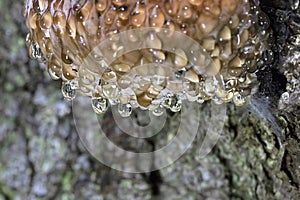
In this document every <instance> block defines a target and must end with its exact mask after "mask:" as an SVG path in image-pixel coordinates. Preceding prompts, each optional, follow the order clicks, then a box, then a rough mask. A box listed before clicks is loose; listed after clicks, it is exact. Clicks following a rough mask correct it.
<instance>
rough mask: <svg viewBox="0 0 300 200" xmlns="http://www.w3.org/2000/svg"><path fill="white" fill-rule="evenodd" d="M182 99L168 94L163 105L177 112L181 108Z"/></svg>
mask: <svg viewBox="0 0 300 200" xmlns="http://www.w3.org/2000/svg"><path fill="white" fill-rule="evenodd" d="M181 104H182V101H181V100H180V99H178V97H177V96H168V97H167V98H166V99H165V101H164V106H165V107H167V108H169V109H170V110H171V111H172V112H179V111H180V110H181Z"/></svg>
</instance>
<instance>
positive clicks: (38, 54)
mask: <svg viewBox="0 0 300 200" xmlns="http://www.w3.org/2000/svg"><path fill="white" fill-rule="evenodd" d="M31 56H32V58H33V59H40V58H42V51H41V48H40V46H39V45H38V44H31Z"/></svg>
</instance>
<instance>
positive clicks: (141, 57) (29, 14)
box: [24, 0, 269, 116]
mask: <svg viewBox="0 0 300 200" xmlns="http://www.w3.org/2000/svg"><path fill="white" fill-rule="evenodd" d="M24 16H25V18H26V25H27V27H28V29H29V34H28V36H27V40H26V42H27V45H28V48H29V53H30V56H31V57H32V58H35V59H37V60H39V61H40V62H44V63H46V66H47V70H48V72H49V74H50V76H51V77H52V78H53V79H54V80H57V79H62V81H63V83H62V93H63V95H64V97H65V98H66V99H67V100H72V99H73V98H75V95H76V93H81V94H83V95H86V96H90V97H91V99H92V106H93V108H94V110H95V111H96V112H97V113H104V112H105V111H106V110H107V107H108V105H109V104H112V105H116V104H118V107H119V112H120V114H121V115H122V116H129V115H130V113H131V111H132V109H134V108H138V107H139V108H142V109H147V110H150V111H151V112H153V113H154V114H155V115H160V114H162V113H163V112H162V109H164V108H168V109H170V110H171V111H173V112H177V111H180V108H181V102H182V101H183V100H188V101H195V102H199V103H203V102H204V101H206V100H213V101H214V102H216V103H223V102H231V101H232V102H234V103H235V104H236V105H238V106H240V105H244V104H246V103H247V101H248V99H249V98H250V97H251V95H252V94H253V93H255V90H256V88H257V85H258V82H257V79H256V75H255V73H256V72H257V70H259V68H258V66H259V62H260V59H261V57H262V55H263V52H264V51H265V50H266V48H267V39H268V35H269V31H268V29H269V21H268V18H267V17H266V15H265V14H264V13H263V12H262V11H261V10H260V8H259V3H258V1H257V0H161V1H159V0H25V9H24Z"/></svg>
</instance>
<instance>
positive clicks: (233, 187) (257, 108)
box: [0, 0, 300, 200]
mask: <svg viewBox="0 0 300 200" xmlns="http://www.w3.org/2000/svg"><path fill="white" fill-rule="evenodd" d="M261 3H262V7H263V9H264V10H265V12H266V13H267V14H268V15H269V17H270V21H271V27H272V29H273V31H274V34H273V41H274V45H273V46H272V48H271V50H272V51H273V53H274V59H273V61H272V62H270V63H269V65H268V66H267V67H266V68H265V69H264V70H262V71H261V72H260V73H259V79H260V82H261V86H260V90H259V93H258V94H257V95H256V97H255V98H254V101H253V103H252V104H251V105H250V106H248V107H244V108H236V107H234V106H233V105H227V106H228V110H227V111H228V112H227V114H228V119H227V120H226V124H225V127H224V131H223V134H222V137H221V138H220V140H219V141H218V143H217V145H216V146H215V147H214V148H213V151H212V152H211V153H210V154H209V155H208V156H206V157H205V158H204V159H201V160H198V159H197V145H194V146H193V147H192V148H191V149H190V150H189V151H188V152H187V153H186V154H185V155H184V156H183V157H181V158H180V159H179V160H178V161H177V162H176V163H175V164H173V165H172V166H170V167H167V168H165V169H163V170H160V171H156V172H152V173H146V174H127V173H121V172H118V171H115V170H112V169H110V168H108V167H105V166H104V165H102V164H100V163H99V162H98V161H97V160H95V159H94V158H93V157H91V156H90V154H89V153H88V152H87V151H86V150H85V149H84V148H83V146H82V144H81V142H80V140H79V138H78V136H77V133H76V130H75V126H74V122H73V118H72V113H71V104H69V103H66V102H64V101H63V99H62V95H61V94H60V91H59V88H60V82H59V81H55V82H54V81H52V80H50V78H49V76H48V74H47V73H46V72H45V71H44V69H43V68H44V66H43V65H39V64H38V63H37V62H36V61H33V60H30V59H29V58H28V56H27V49H26V48H25V47H24V43H25V41H24V40H25V36H26V31H27V30H26V27H25V25H24V19H23V17H22V13H21V11H22V1H20V0H19V1H14V2H12V1H4V0H0V10H1V15H2V20H1V27H0V43H1V47H0V74H1V78H0V86H1V87H0V94H1V99H0V113H1V114H0V199H22V200H23V199H66V200H70V199H92V200H96V199H295V200H296V199H300V112H299V106H300V100H299V99H300V98H299V96H300V95H299V93H300V92H299V90H300V89H299V82H300V78H299V72H300V67H299V55H300V53H299V52H300V30H299V29H300V16H299V15H300V7H299V6H298V7H297V6H295V5H298V4H299V1H297V0H290V1H286V0H276V1H268V0H262V1H261ZM297 55H298V58H297ZM284 92H287V94H288V95H289V99H288V101H286V99H285V98H284V97H282V96H281V95H282V93H284ZM278 107H281V108H282V109H278ZM205 115H207V113H205V112H203V116H204V117H205ZM107 117H108V119H109V116H107ZM108 123H109V122H108ZM110 125H111V127H109V126H108V129H110V130H114V126H113V124H110ZM112 133H113V132H112ZM123 139H124V138H122V140H123ZM160 139H161V140H162V139H163V138H160ZM117 140H118V139H117ZM160 142H161V141H160V140H158V138H156V140H153V141H148V143H147V145H149V148H153V147H155V146H159V145H160V144H159V143H160ZM107 153H108V155H109V153H110V152H107Z"/></svg>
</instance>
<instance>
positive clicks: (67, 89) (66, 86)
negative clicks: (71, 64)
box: [61, 82, 76, 101]
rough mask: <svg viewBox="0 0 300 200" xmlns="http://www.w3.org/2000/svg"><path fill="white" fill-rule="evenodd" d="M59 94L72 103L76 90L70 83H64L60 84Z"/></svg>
mask: <svg viewBox="0 0 300 200" xmlns="http://www.w3.org/2000/svg"><path fill="white" fill-rule="evenodd" d="M61 92H62V94H63V96H64V99H65V100H66V101H72V100H73V99H74V98H75V96H76V90H75V88H74V87H73V86H72V83H70V82H64V83H63V84H62V87H61Z"/></svg>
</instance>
